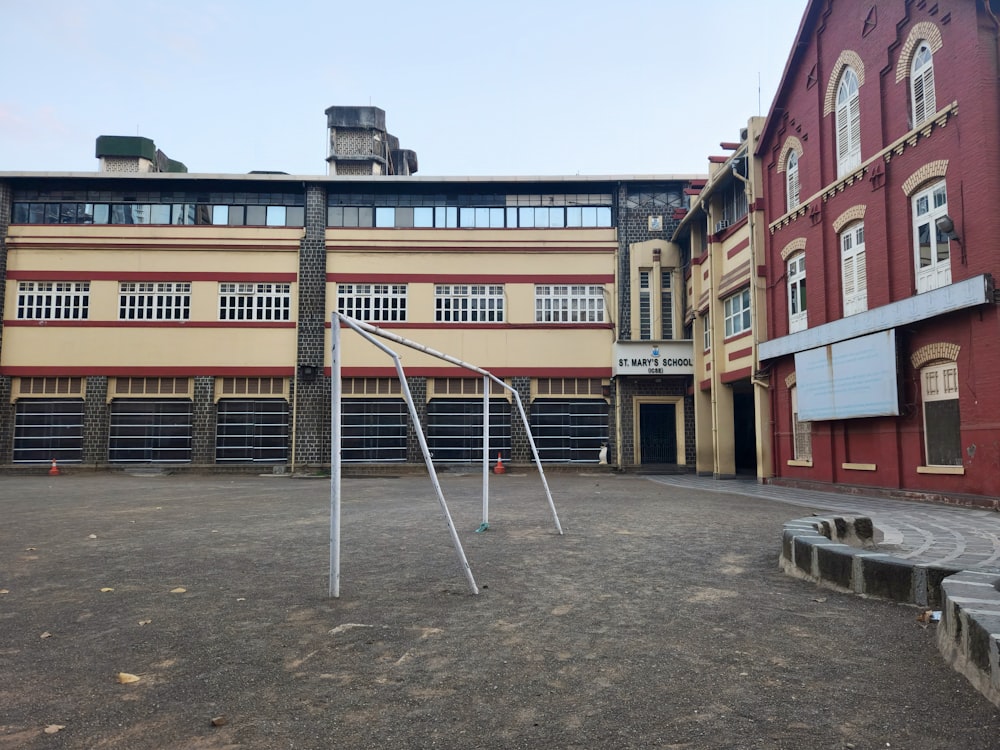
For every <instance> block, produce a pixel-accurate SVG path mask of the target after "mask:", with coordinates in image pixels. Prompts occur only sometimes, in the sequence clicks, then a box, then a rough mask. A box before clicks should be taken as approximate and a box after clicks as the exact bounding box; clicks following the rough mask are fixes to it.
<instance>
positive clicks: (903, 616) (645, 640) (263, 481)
mask: <svg viewBox="0 0 1000 750" xmlns="http://www.w3.org/2000/svg"><path fill="white" fill-rule="evenodd" d="M548 479H549V483H550V485H551V487H552V492H553V496H554V499H555V503H556V508H557V510H558V511H559V517H560V521H561V522H562V525H563V527H564V529H565V532H566V533H565V535H563V536H559V535H558V534H557V533H556V532H555V527H554V524H553V521H552V516H551V514H550V512H549V508H548V505H547V503H546V501H545V497H544V494H543V491H542V489H541V484H540V482H539V481H538V477H537V476H536V475H534V474H525V475H518V474H513V473H508V474H507V475H505V476H502V477H493V478H492V479H491V506H490V523H491V525H490V529H489V530H488V531H487V532H485V533H480V534H477V533H475V529H476V528H477V527H478V526H479V522H480V520H481V518H480V514H481V477H480V476H479V475H478V474H475V473H470V474H468V475H461V474H445V475H443V476H442V480H441V481H442V486H443V488H444V491H445V494H446V497H447V498H448V502H449V506H450V509H451V512H452V515H453V517H454V518H455V523H456V526H457V528H458V530H459V535H460V537H461V539H462V543H463V545H464V546H465V552H466V554H467V556H468V559H469V563H470V565H471V567H472V571H473V574H474V575H475V578H476V580H477V582H478V584H479V586H480V588H481V593H480V595H479V596H472V595H470V594H469V592H468V588H467V583H466V580H465V578H464V576H463V575H462V572H461V571H460V569H459V567H458V564H457V562H456V556H455V552H454V549H453V548H452V546H451V540H450V537H449V535H448V533H447V529H446V527H445V524H444V523H443V521H442V516H441V513H440V509H439V507H438V504H437V500H436V498H435V496H434V494H433V490H432V487H431V484H430V482H429V480H428V478H427V477H426V476H407V477H384V478H367V479H345V480H344V484H343V488H344V506H343V542H342V568H341V590H340V594H341V596H340V598H339V599H330V598H329V597H328V595H327V591H328V578H327V574H328V570H329V483H328V482H326V481H315V480H313V481H307V480H301V479H290V478H275V477H256V476H253V477H250V476H219V475H216V476H191V475H175V476H129V475H123V474H96V475H89V474H86V475H85V474H80V475H74V474H64V475H63V476H59V477H48V476H32V477H15V476H5V477H0V513H2V515H0V591H2V592H4V593H2V594H0V676H2V678H0V749H2V750H7V748H87V749H88V750H90V749H94V748H128V749H129V750H141V749H142V748H195V749H199V748H212V749H220V750H221V749H223V748H317V749H319V748H332V747H337V748H388V747H394V748H449V749H461V748H505V749H506V748H692V749H697V750H701V749H702V748H768V749H774V748H796V749H798V748H810V750H822V749H825V748H832V749H837V750H842V749H844V748H857V749H858V750H861V749H867V748H887V747H891V748H897V749H898V748H920V749H921V750H930V749H932V748H963V749H965V750H976V749H977V748H983V749H985V748H996V747H997V746H998V744H1000V740H998V737H1000V711H998V710H997V709H996V708H994V706H993V705H992V704H990V703H989V702H988V701H987V700H986V699H985V698H983V697H982V696H980V695H979V693H977V692H976V691H975V690H973V688H972V687H971V686H970V685H969V684H968V683H967V682H966V680H965V679H964V678H963V677H961V676H960V675H958V674H957V673H955V672H953V671H952V670H951V669H950V668H948V667H947V666H946V665H945V664H944V662H943V660H942V658H941V657H940V656H939V654H938V651H937V648H936V645H935V632H934V627H935V626H934V625H931V626H929V627H924V626H922V625H920V624H919V623H917V621H916V613H917V611H916V610H915V609H913V608H910V607H906V606H902V605H898V604H893V603H888V602H883V601H876V600H868V599H863V598H860V597H857V596H852V595H847V594H840V593H835V592H832V591H828V590H826V589H822V588H817V587H816V586H814V585H813V584H809V583H805V582H802V581H799V580H795V579H792V578H789V577H786V576H785V575H783V574H782V573H781V572H779V570H778V567H777V558H778V552H779V549H780V543H781V527H782V523H784V522H785V521H787V520H789V519H791V518H797V517H801V516H804V515H807V514H808V511H805V510H803V509H801V508H795V507H790V506H787V505H781V504H778V503H772V502H769V501H762V500H755V499H750V498H744V497H737V496H731V495H721V494H714V493H709V492H700V491H697V492H695V491H690V490H682V489H676V488H671V487H665V486H662V485H657V484H655V483H653V482H650V481H648V480H646V479H644V478H642V477H638V476H628V475H626V476H616V475H611V474H591V475H588V474H562V473H560V474H554V475H550V476H549V477H548ZM102 589H109V590H102ZM179 589H184V590H183V591H180V590H179ZM118 673H128V674H132V675H135V676H137V677H138V678H139V679H138V681H136V682H132V683H129V684H121V683H120V682H119V681H118V679H117V675H118ZM213 719H216V720H217V723H218V726H215V725H213V724H212V720H213ZM47 727H48V728H49V729H50V731H51V732H52V733H46V731H45V729H46V728H47ZM55 727H61V729H59V730H58V731H53V730H54V728H55Z"/></svg>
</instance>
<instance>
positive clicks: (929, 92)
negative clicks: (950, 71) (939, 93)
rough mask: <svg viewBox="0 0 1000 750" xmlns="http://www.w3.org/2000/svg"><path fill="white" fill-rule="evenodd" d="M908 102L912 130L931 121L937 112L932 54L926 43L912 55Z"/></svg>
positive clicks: (918, 47) (919, 46)
mask: <svg viewBox="0 0 1000 750" xmlns="http://www.w3.org/2000/svg"><path fill="white" fill-rule="evenodd" d="M910 102H911V104H912V109H911V114H912V116H913V125H912V127H914V128H915V127H918V126H920V125H921V124H923V123H924V122H926V121H927V120H929V119H931V118H932V117H933V116H934V115H935V113H936V112H937V101H936V96H935V93H934V53H933V52H931V47H930V45H929V44H928V43H927V42H926V41H924V42H921V43H920V44H919V45H917V49H916V51H915V52H914V53H913V64H912V65H911V67H910Z"/></svg>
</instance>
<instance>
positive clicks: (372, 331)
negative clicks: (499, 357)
mask: <svg viewBox="0 0 1000 750" xmlns="http://www.w3.org/2000/svg"><path fill="white" fill-rule="evenodd" d="M341 323H342V324H343V325H345V326H347V327H348V328H350V329H351V330H353V331H354V332H355V333H357V334H358V335H359V336H361V337H362V338H364V339H365V340H366V341H368V342H369V343H370V344H372V345H373V346H375V347H376V348H377V349H379V350H380V351H382V352H384V353H385V354H386V355H388V356H389V357H390V358H391V359H392V361H393V363H394V365H395V368H396V374H397V376H398V377H399V382H400V387H401V389H402V392H403V396H404V398H405V399H406V403H407V407H408V409H409V413H410V419H411V420H413V424H414V427H415V428H416V429H415V432H416V434H417V440H418V442H419V444H420V450H421V452H422V454H423V457H424V464H425V465H426V467H427V471H428V474H429V475H430V478H431V484H432V485H433V486H434V490H435V492H436V494H437V497H438V503H439V504H440V506H441V511H442V513H443V515H444V517H445V520H446V523H447V526H448V530H449V534H450V536H451V539H452V544H453V546H454V547H455V553H456V555H457V557H458V559H459V564H460V566H461V568H462V570H463V572H464V573H465V577H466V580H467V581H468V584H469V590H470V592H471V593H473V594H478V593H479V588H478V586H477V585H476V582H475V579H474V578H473V576H472V569H471V568H470V567H469V562H468V560H467V558H466V556H465V552H464V550H463V549H462V543H461V541H460V540H459V538H458V532H457V531H456V529H455V524H454V522H453V521H452V518H451V513H450V512H449V511H448V504H447V502H446V501H445V498H444V493H443V491H442V489H441V483H440V482H439V481H438V477H437V472H436V471H435V469H434V462H433V460H432V457H431V453H430V449H429V448H428V446H427V439H426V437H425V436H424V431H423V429H421V428H420V421H419V415H418V414H417V410H416V406H415V404H414V402H413V396H412V394H411V392H410V388H409V384H408V383H407V381H406V374H405V372H404V370H403V364H402V360H401V359H400V357H399V354H397V353H396V352H395V351H394V350H393V349H392V348H391V347H389V346H388V345H386V344H385V343H383V342H382V341H380V340H379V339H386V340H388V341H392V342H394V343H397V344H400V345H402V346H406V347H409V348H411V349H415V350H417V351H419V352H422V353H424V354H427V355H428V356H432V357H436V358H437V359H442V360H444V361H446V362H449V363H451V364H453V365H456V366H458V367H462V368H464V369H466V370H470V371H472V372H475V373H478V374H480V375H482V376H483V378H484V382H483V401H484V404H483V524H482V526H481V527H480V528H481V529H485V528H487V527H488V517H489V516H488V513H489V510H488V507H489V505H488V503H489V501H488V483H489V468H488V467H489V453H488V447H489V392H490V388H489V387H488V384H489V382H493V383H496V384H497V385H499V386H500V387H502V388H504V389H505V390H507V391H509V392H510V394H511V395H512V397H513V398H514V401H515V403H516V404H517V408H518V412H519V413H520V415H521V419H522V421H523V424H524V429H525V433H526V434H527V437H528V444H529V445H530V447H531V453H532V457H533V458H534V461H535V465H536V466H537V468H538V476H539V478H540V479H541V482H542V487H543V488H544V490H545V496H546V498H547V500H548V505H549V509H550V510H551V512H552V518H553V521H554V523H555V527H556V531H557V532H558V533H559V534H562V533H563V529H562V525H561V524H560V523H559V515H558V513H557V512H556V507H555V503H554V502H553V500H552V492H551V491H550V490H549V484H548V481H547V480H546V478H545V471H544V470H543V468H542V462H541V459H540V458H539V455H538V448H537V446H536V445H535V439H534V436H533V435H532V434H531V426H530V423H529V421H528V416H527V413H526V412H525V410H524V403H523V402H522V401H521V396H520V394H519V393H518V392H517V391H516V390H515V389H514V388H512V387H511V386H509V385H508V384H507V383H505V382H504V381H503V380H501V379H500V378H497V377H496V376H495V375H493V374H492V373H491V372H489V371H488V370H484V369H483V368H481V367H477V366H476V365H473V364H470V363H468V362H464V361H462V360H460V359H458V358H457V357H453V356H451V355H450V354H445V353H444V352H439V351H437V350H435V349H432V348H430V347H428V346H425V345H424V344H421V343H419V342H416V341H412V340H410V339H407V338H405V337H403V336H399V335H398V334H395V333H392V332H391V331H386V330H384V329H382V328H379V327H378V326H374V325H372V324H370V323H366V322H364V321H360V320H357V319H356V318H352V317H350V316H348V315H344V314H343V313H339V312H334V313H333V319H332V341H333V346H332V358H331V373H330V374H331V394H330V395H331V401H332V405H331V409H330V417H331V435H330V437H331V452H332V454H333V455H332V456H331V462H330V466H331V470H330V483H331V488H330V596H332V597H335V598H336V597H339V596H340V483H341V482H340V480H341V441H342V424H341V423H342V417H341V397H342V392H341V376H340V373H341V357H340V328H341Z"/></svg>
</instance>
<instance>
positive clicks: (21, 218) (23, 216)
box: [11, 203, 28, 224]
mask: <svg viewBox="0 0 1000 750" xmlns="http://www.w3.org/2000/svg"><path fill="white" fill-rule="evenodd" d="M11 223H12V224H27V223H28V204H27V203H15V204H14V216H13V218H12V219H11Z"/></svg>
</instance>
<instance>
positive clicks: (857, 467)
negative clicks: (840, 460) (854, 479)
mask: <svg viewBox="0 0 1000 750" xmlns="http://www.w3.org/2000/svg"><path fill="white" fill-rule="evenodd" d="M840 468H841V469H847V470H848V471H875V470H876V469H877V468H878V467H877V466H876V465H875V464H853V463H845V464H841V465H840Z"/></svg>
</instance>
